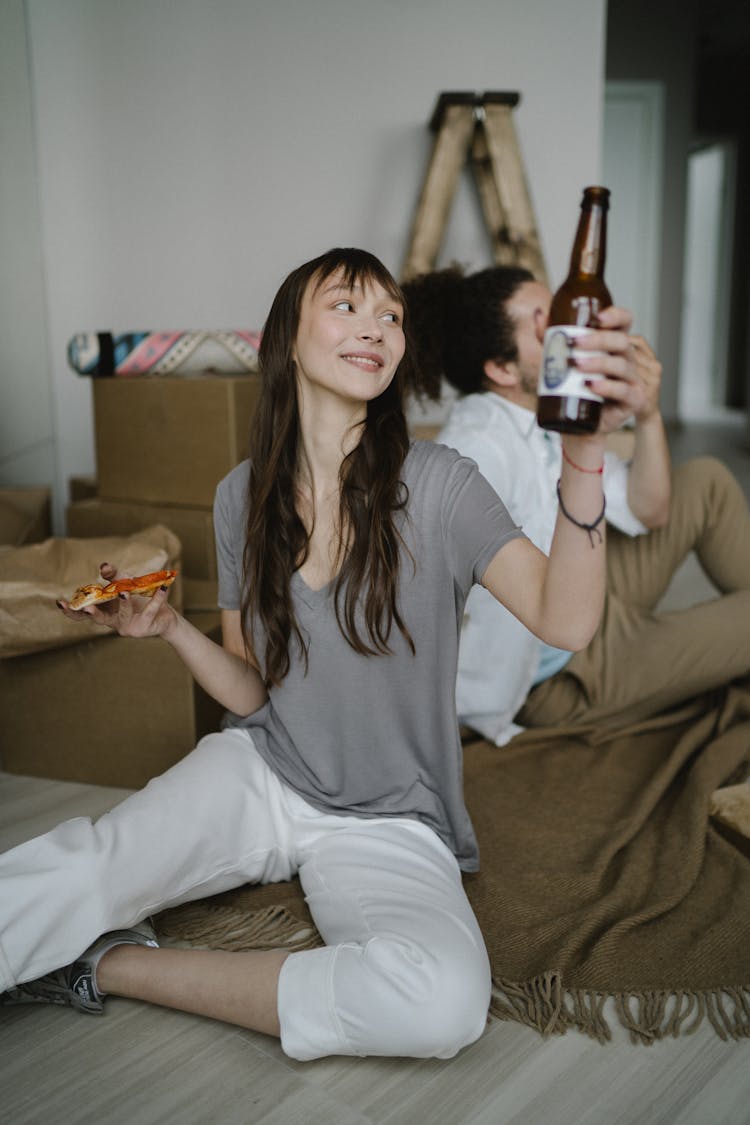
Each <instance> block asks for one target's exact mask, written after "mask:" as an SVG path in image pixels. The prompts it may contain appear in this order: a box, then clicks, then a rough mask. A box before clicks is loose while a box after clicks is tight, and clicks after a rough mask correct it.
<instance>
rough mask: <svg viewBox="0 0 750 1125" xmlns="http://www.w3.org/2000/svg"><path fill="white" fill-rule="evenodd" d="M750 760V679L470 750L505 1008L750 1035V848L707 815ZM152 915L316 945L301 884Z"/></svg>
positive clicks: (579, 1021)
mask: <svg viewBox="0 0 750 1125" xmlns="http://www.w3.org/2000/svg"><path fill="white" fill-rule="evenodd" d="M749 760H750V682H743V683H742V684H735V685H732V686H731V687H729V688H727V689H726V690H722V691H720V692H715V693H711V694H709V695H706V696H704V697H701V698H700V699H696V700H695V701H693V702H692V703H690V704H689V705H686V706H684V707H682V708H680V709H679V710H676V711H674V712H672V713H670V714H667V715H663V716H660V717H659V718H656V719H653V720H651V721H649V722H647V723H643V724H641V725H639V726H636V727H632V728H630V729H625V730H619V731H602V730H598V731H597V730H582V729H580V728H579V729H577V730H569V729H568V730H564V729H563V730H548V731H544V732H541V733H534V732H532V731H526V732H524V733H523V734H520V735H518V736H517V737H516V738H515V739H513V741H512V742H511V743H509V744H508V745H507V746H506V747H503V748H502V749H498V748H497V747H494V746H490V745H488V744H487V743H484V742H479V743H476V744H474V745H469V746H467V747H466V748H465V789H466V798H467V804H468V807H469V811H470V813H471V816H472V819H473V821H474V824H475V826H476V829H477V834H478V837H479V842H480V849H481V872H480V873H479V874H478V875H472V876H467V877H466V881H465V882H466V890H467V893H468V895H469V898H470V900H471V903H472V906H473V908H474V910H475V912H476V914H477V917H478V919H479V922H480V925H481V927H482V932H483V934H484V937H485V940H486V942H487V946H488V949H489V953H490V959H491V962H492V967H493V979H494V996H493V1002H492V1009H491V1010H492V1012H493V1014H494V1015H495V1016H498V1017H500V1018H503V1019H512V1020H518V1021H520V1022H522V1023H524V1024H527V1025H529V1026H531V1027H534V1028H536V1029H537V1030H538V1031H539V1032H540V1033H542V1034H545V1035H546V1034H550V1033H562V1032H565V1031H566V1030H567V1029H568V1028H570V1027H576V1028H578V1029H579V1030H581V1031H583V1032H585V1033H587V1034H589V1035H591V1036H593V1037H595V1038H597V1039H599V1040H600V1041H602V1042H604V1041H606V1040H607V1039H608V1038H609V1037H610V1034H611V1032H610V1028H609V1026H608V1023H607V1019H606V1017H605V1009H604V1005H605V1001H606V1000H607V999H608V998H612V999H613V1000H614V1010H615V1012H616V1013H617V1018H618V1019H619V1020H620V1022H621V1023H622V1024H623V1025H624V1026H625V1027H627V1028H628V1029H629V1031H630V1033H631V1038H633V1039H634V1040H636V1041H640V1042H645V1043H650V1042H653V1041H654V1040H656V1039H660V1038H663V1037H664V1036H666V1035H678V1034H682V1033H685V1032H688V1031H690V1030H692V1029H694V1028H695V1027H696V1026H697V1025H698V1023H700V1022H701V1020H703V1019H708V1020H709V1021H710V1023H711V1025H712V1026H713V1028H714V1030H715V1031H716V1032H717V1034H718V1035H720V1036H721V1037H722V1038H740V1037H750V841H748V840H747V839H746V838H745V837H743V836H742V835H740V834H739V833H736V832H733V831H732V830H731V829H728V828H725V827H724V825H723V824H722V823H721V822H720V821H719V820H718V819H714V818H712V817H711V816H710V807H711V797H712V794H713V793H714V791H715V790H716V789H717V788H719V787H721V786H725V785H729V784H732V783H736V782H737V781H738V780H740V779H741V778H742V777H743V776H744V774H745V773H746V771H747V767H748V761H749ZM157 924H158V926H159V929H160V932H161V933H162V934H163V935H165V936H166V937H167V939H172V940H179V939H184V940H187V941H190V942H194V943H198V944H207V945H212V946H220V947H223V948H235V949H237V948H268V947H271V946H284V947H285V948H289V949H301V948H306V947H310V946H311V945H314V944H316V943H319V942H320V939H319V937H318V935H317V932H316V931H315V928H314V926H313V924H312V921H311V919H310V917H309V915H308V913H307V909H306V907H305V904H304V900H303V898H302V895H301V892H300V889H299V885H298V884H297V883H296V882H295V883H291V884H289V883H287V884H276V885H274V886H271V887H247V888H242V889H241V890H239V891H234V892H231V893H229V894H228V895H223V896H217V898H216V899H213V900H206V901H205V902H203V903H197V904H193V905H190V906H185V907H179V908H177V909H175V910H173V911H169V912H166V913H164V914H162V915H161V916H160V917H159V919H158V921H157ZM611 1007H612V1006H611V1005H610V1006H609V1008H610V1009H611Z"/></svg>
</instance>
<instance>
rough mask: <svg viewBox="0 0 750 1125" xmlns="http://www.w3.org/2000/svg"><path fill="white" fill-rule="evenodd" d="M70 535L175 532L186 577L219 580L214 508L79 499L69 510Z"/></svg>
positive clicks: (84, 536)
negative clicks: (161, 529) (156, 526)
mask: <svg viewBox="0 0 750 1125" xmlns="http://www.w3.org/2000/svg"><path fill="white" fill-rule="evenodd" d="M66 521H67V528H68V535H69V536H72V537H73V538H74V539H89V538H93V537H94V536H100V535H132V534H133V533H134V532H136V531H140V530H141V529H142V528H144V527H150V526H151V525H152V524H156V523H159V524H162V525H163V526H164V527H168V528H169V530H170V531H173V532H174V534H175V535H176V536H177V538H178V539H179V540H180V543H181V544H182V574H183V577H190V578H197V579H202V580H213V581H214V582H215V581H216V577H217V571H216V543H215V540H214V521H213V511H212V509H211V508H177V507H174V506H173V505H172V506H170V505H160V504H143V503H136V502H135V501H130V502H128V501H127V500H101V499H98V498H97V499H95V500H78V501H76V502H75V503H74V504H69V505H68V508H67V510H66Z"/></svg>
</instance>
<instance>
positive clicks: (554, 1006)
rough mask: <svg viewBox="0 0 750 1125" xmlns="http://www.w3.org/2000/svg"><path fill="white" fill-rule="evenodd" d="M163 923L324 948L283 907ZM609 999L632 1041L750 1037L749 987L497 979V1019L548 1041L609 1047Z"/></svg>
mask: <svg viewBox="0 0 750 1125" xmlns="http://www.w3.org/2000/svg"><path fill="white" fill-rule="evenodd" d="M156 925H157V932H158V934H159V940H160V941H162V942H163V943H164V944H165V945H172V946H176V945H186V946H190V947H192V948H196V947H198V948H200V947H203V948H207V949H225V950H229V951H233V952H237V951H239V950H249V949H285V950H288V951H289V952H290V953H297V952H300V951H301V950H304V949H315V948H316V947H318V946H321V945H323V941H322V939H321V937H320V934H319V933H318V931H317V930H316V929H315V927H314V926H313V925H312V924H311V923H310V922H309V921H305V920H303V919H300V918H298V917H296V916H295V915H294V913H293V912H292V911H291V910H289V909H288V908H287V907H286V906H284V905H281V904H278V905H272V906H267V907H263V908H259V909H257V910H253V911H248V910H245V909H242V907H241V906H239V905H231V904H224V903H214V902H210V901H208V900H203V901H201V902H195V903H186V904H185V905H183V906H178V907H174V908H172V909H171V910H167V911H165V912H164V913H162V914H160V915H159V916H158V918H157V919H156ZM608 1000H612V1002H613V1003H612V1006H613V1010H614V1013H615V1015H616V1017H617V1020H618V1022H619V1023H620V1025H621V1026H622V1027H624V1028H625V1029H626V1030H627V1031H628V1033H629V1035H630V1040H631V1042H633V1043H644V1044H647V1045H650V1044H653V1043H655V1042H657V1041H658V1040H660V1039H665V1038H667V1037H668V1036H671V1037H673V1038H677V1037H678V1036H680V1035H691V1034H692V1033H693V1032H694V1031H696V1030H697V1028H698V1027H699V1026H700V1025H701V1024H702V1023H703V1021H704V1020H708V1022H709V1023H710V1025H711V1027H712V1028H713V1029H714V1031H715V1032H716V1034H717V1035H718V1036H719V1038H720V1039H723V1040H729V1039H735V1040H736V1039H750V985H746V986H737V987H725V988H715V989H709V990H705V991H700V992H687V991H678V992H666V991H656V990H644V991H639V992H616V993H609V992H599V991H597V990H594V989H584V988H575V989H571V988H565V987H564V986H563V984H562V981H561V978H560V974H559V973H557V972H552V971H551V972H547V973H543V974H542V975H541V976H538V977H534V978H533V979H531V980H528V981H523V982H518V981H510V980H505V979H495V980H493V989H492V998H491V1001H490V1015H491V1016H493V1017H494V1018H496V1019H500V1020H513V1021H515V1022H517V1023H522V1024H524V1025H525V1026H526V1027H530V1028H533V1030H534V1031H538V1032H539V1033H540V1034H541V1035H543V1036H545V1037H546V1036H550V1035H564V1034H565V1032H566V1031H568V1030H569V1029H570V1028H575V1029H576V1030H577V1031H580V1032H583V1033H584V1034H585V1035H588V1036H590V1037H591V1038H592V1039H596V1040H597V1041H598V1042H599V1043H607V1042H609V1041H610V1040H611V1038H612V1030H611V1027H610V1025H609V1022H608V1018H607V1014H606V1012H605V1006H606V1004H607V1001H608Z"/></svg>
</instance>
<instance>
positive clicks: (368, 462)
mask: <svg viewBox="0 0 750 1125" xmlns="http://www.w3.org/2000/svg"><path fill="white" fill-rule="evenodd" d="M334 274H337V275H339V274H340V275H341V278H342V281H343V284H344V285H345V286H347V287H349V286H353V285H355V284H361V285H363V286H366V285H368V284H372V283H379V284H380V285H382V286H383V288H384V289H385V290H386V292H387V293H389V294H390V295H392V296H393V298H394V299H395V300H397V301H399V302H400V303H402V304H403V295H402V293H401V290H400V288H399V286H398V285H397V283H396V282H395V281H394V279H393V277H392V276H391V274H390V273H389V272H388V270H387V269H386V268H385V266H384V265H383V264H382V263H381V262H380V261H379V260H378V259H377V258H375V257H374V256H373V255H372V254H368V253H367V252H366V251H364V250H356V249H334V250H329V251H328V252H327V253H326V254H322V255H321V256H320V257H319V258H315V259H313V260H312V261H310V262H306V263H305V264H304V265H302V266H300V267H299V268H298V269H296V270H294V271H293V272H292V273H291V274H289V276H288V277H287V278H286V280H285V281H284V282H283V283H282V285H281V287H280V289H279V291H278V293H277V294H276V297H275V298H274V301H273V304H272V306H271V311H270V313H269V315H268V319H267V320H266V323H265V326H264V329H263V337H262V341H261V346H260V354H259V362H260V371H261V392H260V398H259V402H258V406H257V408H256V412H255V416H254V419H253V425H252V430H251V434H250V478H249V487H248V505H247V529H246V535H245V549H244V556H243V578H244V582H243V598H242V605H241V623H242V635H243V638H244V640H245V644H246V646H247V647H248V649H249V650H250V651H252V652H254V651H255V645H254V643H253V638H252V636H251V635H250V631H251V628H252V622H253V621H254V620H255V621H257V622H258V623H259V624H260V625H261V627H262V632H263V634H264V635H265V655H264V659H263V660H262V665H264V667H263V675H264V679H265V682H266V684H267V686H269V687H270V686H271V685H278V684H279V683H281V681H282V680H283V679H284V677H285V676H286V675H287V673H288V672H289V668H290V656H289V649H290V643H291V641H292V638H294V639H295V640H296V642H297V644H298V645H299V648H300V651H301V653H302V655H303V658H304V659H305V661H306V660H307V646H306V643H305V639H304V638H303V636H302V633H301V631H300V629H299V625H298V623H297V620H296V618H295V614H294V607H293V603H292V596H291V590H290V583H291V579H292V575H293V573H294V571H295V570H298V569H299V567H300V566H302V564H303V563H304V561H305V559H306V558H307V553H308V549H309V536H308V532H307V530H306V528H305V526H304V523H303V522H302V519H301V518H300V516H299V514H298V512H297V508H296V504H295V496H296V490H297V484H298V469H299V447H300V426H299V412H298V404H297V387H296V367H295V363H294V360H293V358H292V354H293V348H294V344H295V340H296V336H297V328H298V325H299V318H300V308H301V304H302V298H303V295H304V293H305V291H306V290H307V287H308V285H314V286H315V287H316V288H318V287H319V286H320V285H322V284H323V282H325V280H326V279H327V278H329V277H331V276H332V275H334ZM411 367H412V356H411V346H410V343H409V338H408V334H407V345H406V352H405V354H404V358H403V359H402V361H401V363H400V364H399V367H398V369H397V371H396V373H395V375H394V377H393V379H392V381H391V383H390V385H389V386H388V387H387V388H386V390H385V391H383V393H382V394H381V395H379V396H378V397H377V398H376V399H373V400H372V401H370V402H368V404H367V417H366V419H365V421H364V423H363V425H362V433H361V437H360V440H359V441H358V442H357V444H356V445H355V447H354V448H353V449H352V451H351V452H350V453H349V454H348V455H347V456H346V457H345V458H344V460H343V462H342V465H341V469H340V473H339V482H340V504H339V527H340V528H342V529H345V540H346V541H345V543H344V544H343V545H342V552H341V555H342V564H341V568H340V570H339V573H338V576H337V579H336V583H335V587H334V601H335V607H336V617H337V620H338V623H339V628H340V629H341V632H342V634H343V635H344V637H345V638H346V640H347V641H348V643H349V644H350V645H351V647H352V648H353V649H354V651H355V652H358V653H362V654H364V655H376V654H382V653H387V652H389V651H390V647H389V643H388V641H389V637H390V633H391V629H392V626H393V624H394V623H395V624H396V626H397V627H398V629H399V630H400V632H401V633H402V634H403V636H404V637H405V639H406V641H407V643H408V644H409V646H410V647H411V649H412V651H414V643H413V641H412V638H411V636H410V634H409V631H408V629H407V628H406V625H405V624H404V621H403V620H402V618H401V615H400V613H399V609H398V601H397V594H398V577H399V549H400V547H401V545H402V538H401V535H400V533H399V530H398V528H397V527H396V523H395V518H394V517H395V515H396V513H398V512H400V511H402V510H403V508H404V507H405V504H406V500H407V491H406V486H405V485H404V484H403V482H402V481H401V469H402V466H403V463H404V459H405V457H406V454H407V452H408V449H409V437H408V432H407V426H406V419H405V416H404V409H403V395H404V387H405V386H408V385H411V384H412V382H413V376H412V372H411ZM360 601H361V602H362V614H363V620H362V619H361V618H360V611H359V610H358V606H359V604H360ZM358 618H359V620H358ZM363 625H364V636H363V633H362V626H363ZM257 655H258V656H260V654H259V653H258V654H257Z"/></svg>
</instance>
